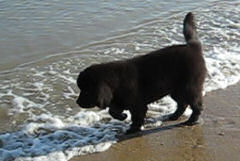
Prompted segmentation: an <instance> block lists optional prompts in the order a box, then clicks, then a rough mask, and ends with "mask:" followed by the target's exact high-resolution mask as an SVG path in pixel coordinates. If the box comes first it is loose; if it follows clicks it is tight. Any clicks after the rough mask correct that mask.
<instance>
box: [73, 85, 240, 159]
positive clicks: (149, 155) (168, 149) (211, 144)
mask: <svg viewBox="0 0 240 161" xmlns="http://www.w3.org/2000/svg"><path fill="white" fill-rule="evenodd" d="M204 104H205V111H204V114H203V115H202V118H203V120H204V124H202V125H196V126H193V127H177V126H174V125H176V124H177V123H178V122H165V123H164V124H163V126H161V127H159V128H156V129H151V130H146V131H145V132H143V133H142V135H141V136H140V135H138V136H132V137H129V136H128V137H126V138H122V139H121V141H119V142H118V143H116V144H114V145H113V146H112V147H111V148H110V149H108V150H107V151H105V152H101V153H95V154H90V155H85V156H79V157H74V158H72V159H71V161H80V160H81V161H160V160H161V161H237V160H240V157H239V156H240V141H239V140H240V135H239V134H240V83H238V84H236V85H234V86H231V87H228V88H227V89H225V90H217V91H213V92H211V93H207V95H206V96H205V97H204Z"/></svg>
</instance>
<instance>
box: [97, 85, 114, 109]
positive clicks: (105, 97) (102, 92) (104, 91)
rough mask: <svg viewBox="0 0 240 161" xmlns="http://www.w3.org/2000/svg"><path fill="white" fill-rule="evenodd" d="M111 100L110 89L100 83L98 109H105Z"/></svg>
mask: <svg viewBox="0 0 240 161" xmlns="http://www.w3.org/2000/svg"><path fill="white" fill-rule="evenodd" d="M112 98H113V94H112V90H111V88H110V87H109V86H108V85H107V84H106V83H102V84H101V85H100V87H99V93H98V106H99V107H100V108H106V106H108V105H109V104H110V103H111V100H112Z"/></svg>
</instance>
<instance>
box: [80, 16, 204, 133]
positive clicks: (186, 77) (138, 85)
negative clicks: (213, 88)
mask: <svg viewBox="0 0 240 161" xmlns="http://www.w3.org/2000/svg"><path fill="white" fill-rule="evenodd" d="M183 27H184V28H183V34H184V37H185V40H186V42H187V44H185V45H174V46H170V47H166V48H163V49H160V50H157V51H153V52H151V53H148V54H146V55H143V56H139V57H135V58H133V59H128V60H123V61H115V62H109V63H104V64H98V65H92V66H90V67H88V68H87V69H85V70H84V71H83V72H81V73H80V75H79V77H78V79H77V84H78V87H79V88H80V90H81V93H80V96H79V98H78V100H77V104H79V105H80V106H81V107H82V108H91V107H94V106H98V107H100V108H106V107H109V109H110V110H109V113H110V114H111V115H112V116H113V117H114V118H116V119H119V120H124V119H125V118H126V114H124V113H122V112H123V110H125V109H127V110H129V111H130V113H131V116H132V117H131V120H132V124H131V128H130V129H129V130H128V131H127V133H133V132H136V131H139V130H140V127H141V126H142V125H143V123H144V117H145V115H146V112H147V105H148V104H149V103H151V102H154V101H156V100H158V99H160V98H162V97H163V96H166V95H170V96H171V97H172V98H173V99H174V100H175V101H176V102H177V105H178V107H177V110H176V111H175V113H173V114H172V115H171V116H170V118H169V119H170V120H176V119H178V118H179V117H180V116H181V115H182V114H183V112H184V111H185V109H186V107H187V106H188V105H190V106H191V109H192V110H193V113H192V115H191V117H190V118H189V119H188V120H187V121H186V122H185V124H186V125H193V124H195V123H196V122H197V120H198V118H199V115H200V114H201V111H202V110H203V108H202V89H203V83H204V79H205V75H206V71H207V70H206V66H205V61H204V58H203V55H202V47H201V43H200V41H199V39H198V36H197V32H196V26H195V22H194V16H193V14H192V13H188V14H187V15H186V17H185V19H184V25H183Z"/></svg>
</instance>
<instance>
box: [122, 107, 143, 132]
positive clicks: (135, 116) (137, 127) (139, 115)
mask: <svg viewBox="0 0 240 161" xmlns="http://www.w3.org/2000/svg"><path fill="white" fill-rule="evenodd" d="M146 112H147V105H141V106H137V107H133V108H131V109H130V113H131V116H132V117H131V119H132V124H131V127H130V129H128V130H127V132H126V134H131V133H135V132H138V131H141V126H142V125H143V123H144V118H145V116H146Z"/></svg>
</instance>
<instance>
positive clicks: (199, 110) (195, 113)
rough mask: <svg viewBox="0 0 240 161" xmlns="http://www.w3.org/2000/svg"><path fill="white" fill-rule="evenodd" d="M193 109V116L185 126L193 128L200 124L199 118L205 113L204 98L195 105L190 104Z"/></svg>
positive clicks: (194, 103)
mask: <svg viewBox="0 0 240 161" xmlns="http://www.w3.org/2000/svg"><path fill="white" fill-rule="evenodd" d="M190 106H191V109H192V111H193V112H192V115H191V116H190V118H189V119H188V120H187V121H186V122H185V123H184V125H188V126H192V125H195V124H198V123H199V116H200V114H201V113H202V111H203V105H202V98H200V99H197V100H196V101H194V102H193V103H191V104H190Z"/></svg>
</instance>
